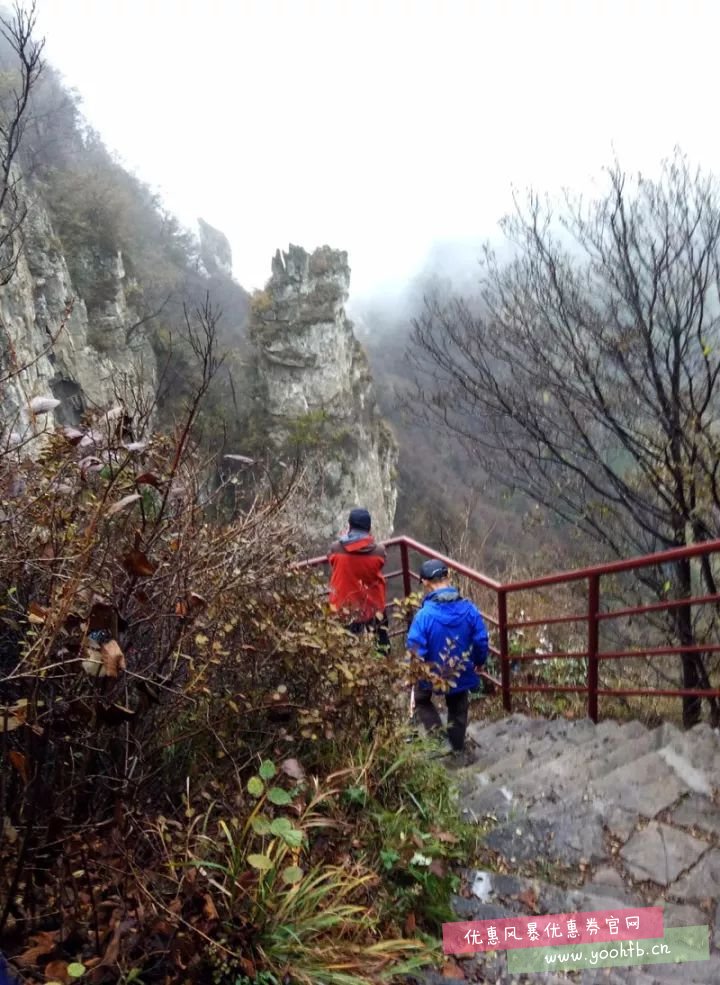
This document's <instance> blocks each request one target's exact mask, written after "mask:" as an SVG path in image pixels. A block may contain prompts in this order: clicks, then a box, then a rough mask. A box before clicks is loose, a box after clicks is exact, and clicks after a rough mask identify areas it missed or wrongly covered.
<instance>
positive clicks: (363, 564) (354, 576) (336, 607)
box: [328, 509, 390, 650]
mask: <svg viewBox="0 0 720 985" xmlns="http://www.w3.org/2000/svg"><path fill="white" fill-rule="evenodd" d="M348 527H349V529H348V531H347V533H345V534H343V536H342V537H340V539H339V540H336V541H335V543H334V544H331V546H330V550H329V551H328V560H329V562H330V607H331V608H332V610H333V611H334V612H337V613H338V615H339V616H340V618H341V619H342V620H343V622H344V623H345V625H346V626H347V628H348V629H349V630H350V631H351V632H353V633H357V634H361V633H366V632H372V633H374V634H375V636H376V639H377V644H378V649H379V650H387V649H388V648H389V645H390V640H389V637H388V630H387V616H386V615H385V578H384V576H383V573H382V569H383V565H384V564H385V557H386V554H385V548H384V547H383V546H382V544H377V543H376V542H375V539H374V537H373V536H372V534H371V533H370V529H371V527H372V519H371V517H370V514H369V513H368V511H367V510H363V509H354V510H351V511H350V517H349V520H348Z"/></svg>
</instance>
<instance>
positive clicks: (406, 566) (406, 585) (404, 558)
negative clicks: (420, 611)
mask: <svg viewBox="0 0 720 985" xmlns="http://www.w3.org/2000/svg"><path fill="white" fill-rule="evenodd" d="M400 563H401V565H402V576H403V591H404V592H405V598H407V597H408V595H412V582H411V581H410V555H409V553H408V546H407V544H406V543H405V541H404V540H403V541H401V542H400Z"/></svg>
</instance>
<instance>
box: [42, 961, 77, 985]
mask: <svg viewBox="0 0 720 985" xmlns="http://www.w3.org/2000/svg"><path fill="white" fill-rule="evenodd" d="M44 971H45V974H46V976H47V977H48V979H53V980H54V981H57V982H62V985H68V982H70V981H71V978H70V975H68V963H67V961H51V962H50V963H49V964H46V965H45V968H44Z"/></svg>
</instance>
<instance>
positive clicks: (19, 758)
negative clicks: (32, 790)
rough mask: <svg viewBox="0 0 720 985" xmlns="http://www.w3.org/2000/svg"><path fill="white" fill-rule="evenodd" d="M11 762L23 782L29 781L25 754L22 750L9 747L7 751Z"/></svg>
mask: <svg viewBox="0 0 720 985" xmlns="http://www.w3.org/2000/svg"><path fill="white" fill-rule="evenodd" d="M8 756H9V758H10V762H11V764H12V765H13V766H14V767H15V769H16V770H17V771H18V773H19V774H20V776H21V777H22V779H23V782H24V783H29V782H30V775H29V771H28V761H27V756H26V755H25V753H23V752H18V750H17V749H11V750H10V752H9V753H8Z"/></svg>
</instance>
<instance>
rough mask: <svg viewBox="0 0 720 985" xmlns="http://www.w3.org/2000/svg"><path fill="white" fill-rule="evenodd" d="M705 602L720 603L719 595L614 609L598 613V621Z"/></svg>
mask: <svg viewBox="0 0 720 985" xmlns="http://www.w3.org/2000/svg"><path fill="white" fill-rule="evenodd" d="M707 602H720V595H697V596H693V597H692V598H689V599H670V600H669V601H667V602H653V603H652V605H638V606H635V607H634V608H631V609H614V610H613V611H611V612H600V613H598V619H620V618H621V617H622V616H636V615H643V614H644V613H646V612H661V611H663V610H667V609H679V608H681V607H682V606H684V605H704V604H705V603H707ZM585 618H587V617H585Z"/></svg>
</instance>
